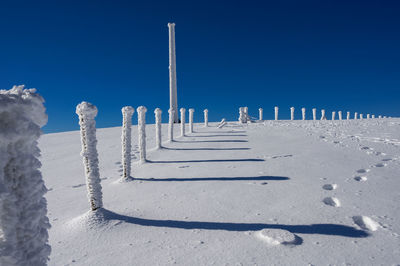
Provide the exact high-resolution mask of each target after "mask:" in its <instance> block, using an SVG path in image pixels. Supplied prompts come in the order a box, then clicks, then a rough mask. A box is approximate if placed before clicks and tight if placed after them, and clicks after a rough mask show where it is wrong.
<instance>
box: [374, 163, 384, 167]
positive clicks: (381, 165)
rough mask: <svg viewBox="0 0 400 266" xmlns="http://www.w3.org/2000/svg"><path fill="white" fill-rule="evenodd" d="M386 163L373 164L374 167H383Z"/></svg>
mask: <svg viewBox="0 0 400 266" xmlns="http://www.w3.org/2000/svg"><path fill="white" fill-rule="evenodd" d="M385 166H386V164H385V163H377V164H375V165H374V167H385Z"/></svg>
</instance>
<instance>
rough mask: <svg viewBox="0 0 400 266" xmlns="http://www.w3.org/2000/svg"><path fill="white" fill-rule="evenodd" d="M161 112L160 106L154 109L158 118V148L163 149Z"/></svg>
mask: <svg viewBox="0 0 400 266" xmlns="http://www.w3.org/2000/svg"><path fill="white" fill-rule="evenodd" d="M161 113H162V111H161V109H160V108H156V109H155V110H154V114H155V118H156V149H161Z"/></svg>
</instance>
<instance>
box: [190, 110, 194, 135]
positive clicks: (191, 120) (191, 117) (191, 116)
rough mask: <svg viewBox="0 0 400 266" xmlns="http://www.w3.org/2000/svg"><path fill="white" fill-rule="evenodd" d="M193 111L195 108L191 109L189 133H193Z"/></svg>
mask: <svg viewBox="0 0 400 266" xmlns="http://www.w3.org/2000/svg"><path fill="white" fill-rule="evenodd" d="M193 113H194V109H193V108H190V109H189V133H193Z"/></svg>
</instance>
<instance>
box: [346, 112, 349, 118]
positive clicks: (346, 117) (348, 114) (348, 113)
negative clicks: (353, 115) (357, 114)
mask: <svg viewBox="0 0 400 266" xmlns="http://www.w3.org/2000/svg"><path fill="white" fill-rule="evenodd" d="M346 119H347V120H350V112H347V117H346Z"/></svg>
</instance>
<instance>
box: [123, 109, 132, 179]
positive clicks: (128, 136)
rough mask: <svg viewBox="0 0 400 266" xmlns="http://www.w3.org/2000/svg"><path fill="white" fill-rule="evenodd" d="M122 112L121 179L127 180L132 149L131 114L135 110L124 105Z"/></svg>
mask: <svg viewBox="0 0 400 266" xmlns="http://www.w3.org/2000/svg"><path fill="white" fill-rule="evenodd" d="M121 112H122V136H121V139H122V179H121V180H124V181H127V180H128V179H129V178H130V177H131V150H132V129H131V128H132V115H133V113H134V112H135V109H133V108H132V107H131V106H125V107H123V108H122V109H121Z"/></svg>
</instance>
